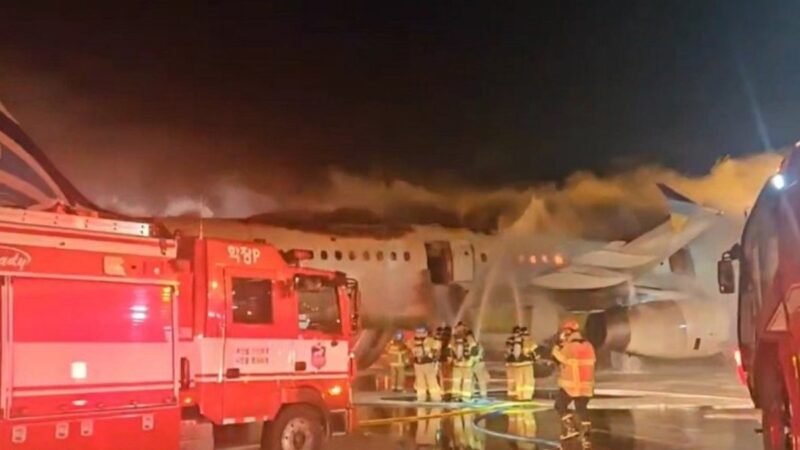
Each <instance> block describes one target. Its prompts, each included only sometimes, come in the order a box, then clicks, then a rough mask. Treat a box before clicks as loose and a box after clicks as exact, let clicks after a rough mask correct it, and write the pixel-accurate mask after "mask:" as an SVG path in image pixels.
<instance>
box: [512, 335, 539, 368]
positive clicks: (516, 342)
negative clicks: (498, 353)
mask: <svg viewBox="0 0 800 450" xmlns="http://www.w3.org/2000/svg"><path fill="white" fill-rule="evenodd" d="M509 341H510V342H509ZM509 341H506V342H507V345H510V349H511V350H510V354H509V355H508V356H507V357H506V362H507V363H508V364H509V365H512V366H525V365H528V364H531V362H532V361H533V360H532V359H531V357H530V355H529V353H531V352H532V351H533V350H532V349H531V345H532V342H531V340H530V338H527V337H524V336H520V335H514V336H511V337H510V338H509Z"/></svg>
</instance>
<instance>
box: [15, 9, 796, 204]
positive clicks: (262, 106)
mask: <svg viewBox="0 0 800 450" xmlns="http://www.w3.org/2000/svg"><path fill="white" fill-rule="evenodd" d="M108 3H109V6H106V7H104V8H106V9H102V8H101V9H98V8H96V7H93V8H91V9H87V10H84V11H80V10H79V8H77V7H75V6H74V4H73V3H72V2H63V5H64V6H61V7H53V8H50V9H41V8H36V9H34V8H32V7H31V8H30V10H28V11H23V10H21V8H20V9H19V10H10V9H8V8H9V7H8V6H3V7H1V8H0V98H2V99H3V101H4V102H5V103H6V104H7V106H8V107H9V109H10V110H11V111H12V112H13V113H14V114H15V115H16V116H17V118H18V119H19V120H20V121H21V122H22V123H23V125H24V126H25V128H26V129H27V130H29V133H30V134H31V135H33V137H34V138H35V139H36V140H37V141H38V142H39V143H40V145H41V146H42V147H44V148H45V149H46V150H47V151H49V152H50V154H51V156H52V158H53V159H54V160H55V161H56V163H57V164H58V165H59V166H61V167H62V168H63V170H64V172H66V173H67V175H68V176H70V177H71V178H73V179H74V181H75V183H76V184H77V185H78V186H79V187H84V188H88V189H89V190H90V191H95V192H96V191H98V190H100V189H105V190H106V191H109V190H110V191H118V192H121V193H124V192H129V191H134V190H141V189H147V188H149V187H154V186H157V187H158V188H159V189H174V190H181V189H183V190H186V191H187V192H188V191H192V189H197V188H198V187H202V186H203V185H204V184H205V183H209V182H211V180H213V179H215V178H216V177H235V178H236V179H237V180H241V181H242V182H244V183H246V184H248V185H250V186H255V187H259V186H262V187H264V188H265V189H268V188H269V186H270V182H271V181H272V182H274V180H282V181H283V182H285V183H288V184H294V185H296V184H297V183H298V180H301V182H302V183H304V184H309V185H313V184H315V183H317V182H318V181H319V175H318V174H319V173H320V169H326V168H329V167H336V168H340V169H343V170H345V171H348V172H352V173H356V174H367V175H370V176H377V177H382V178H385V179H390V178H394V177H397V178H403V179H408V180H411V181H414V182H417V183H422V184H437V183H443V182H447V183H451V182H453V181H458V182H460V183H468V184H478V185H484V186H500V185H510V184H513V185H527V184H531V183H537V182H542V181H549V180H559V179H562V178H563V177H565V176H566V175H568V174H569V173H571V172H573V171H575V170H583V169H588V170H593V171H597V172H599V173H609V172H614V171H619V170H624V169H627V168H630V167H633V166H637V165H640V164H643V163H654V164H661V165H665V166H668V167H672V168H676V169H678V170H681V171H687V172H690V173H699V172H703V171H706V170H708V168H709V167H710V166H711V165H712V164H713V162H714V161H715V160H717V159H718V158H719V157H721V156H723V155H726V154H732V155H740V154H745V153H750V152H754V151H759V150H761V149H763V148H765V146H772V147H780V146H783V145H786V144H788V143H791V142H794V141H795V140H797V139H799V138H800V120H798V119H800V2H797V1H795V0H790V1H740V0H725V1H702V0H694V1H685V0H683V1H680V0H678V1H631V2H627V1H615V2H591V3H590V2H568V1H557V2H549V3H546V2H532V1H523V2H484V3H481V2H431V1H425V2H364V3H363V4H362V5H360V6H355V4H347V3H346V2H308V3H307V2H285V3H281V4H279V5H274V4H273V5H270V6H265V5H267V2H260V1H259V2H251V3H241V2H240V3H237V2H209V3H210V4H206V5H205V6H201V2H182V4H180V5H174V6H153V3H159V2H138V3H128V4H126V5H123V2H120V3H117V2H108ZM464 4H469V5H470V6H466V7H465V6H463V5H464ZM363 5H371V6H368V7H364V6H363ZM23 8H24V7H23ZM759 117H760V120H759V119H758V118H759ZM759 122H761V124H759ZM143 180H149V181H147V182H144V181H143ZM269 180H271V181H269ZM90 194H91V192H90Z"/></svg>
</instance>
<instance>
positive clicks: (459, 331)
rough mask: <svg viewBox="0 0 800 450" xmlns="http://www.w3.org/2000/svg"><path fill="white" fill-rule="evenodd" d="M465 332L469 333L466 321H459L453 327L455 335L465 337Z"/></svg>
mask: <svg viewBox="0 0 800 450" xmlns="http://www.w3.org/2000/svg"><path fill="white" fill-rule="evenodd" d="M465 334H467V326H466V325H465V324H464V322H461V321H459V322H458V323H457V324H456V326H455V327H454V328H453V335H454V336H462V337H463V336H464V335H465Z"/></svg>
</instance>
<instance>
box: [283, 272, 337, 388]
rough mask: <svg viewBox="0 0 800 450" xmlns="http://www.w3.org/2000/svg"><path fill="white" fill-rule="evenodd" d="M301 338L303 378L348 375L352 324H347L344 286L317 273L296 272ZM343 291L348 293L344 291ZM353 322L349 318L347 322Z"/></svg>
mask: <svg viewBox="0 0 800 450" xmlns="http://www.w3.org/2000/svg"><path fill="white" fill-rule="evenodd" d="M294 287H295V292H296V295H297V305H298V317H297V323H298V326H299V328H300V331H299V336H300V339H299V340H298V341H297V342H296V346H295V348H296V358H297V363H296V367H295V368H296V369H297V370H296V374H297V377H298V378H299V379H308V380H312V379H335V378H340V379H341V378H342V377H343V376H347V372H348V365H349V349H348V340H349V333H350V330H349V323H344V322H345V321H344V320H343V319H345V315H343V314H342V310H343V307H346V305H342V303H341V302H342V301H346V298H344V297H343V296H340V295H339V293H340V289H339V288H340V287H339V286H337V285H336V283H335V281H334V280H332V279H329V278H326V277H321V276H316V275H296V276H295V282H294ZM341 292H344V291H343V290H342V291H341ZM347 322H349V320H348V321H347Z"/></svg>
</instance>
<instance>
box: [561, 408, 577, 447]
mask: <svg viewBox="0 0 800 450" xmlns="http://www.w3.org/2000/svg"><path fill="white" fill-rule="evenodd" d="M578 435H580V433H579V432H578V429H577V428H575V422H574V421H573V420H572V414H566V415H564V416H563V417H562V418H561V440H562V441H566V440H568V439H572V438H574V437H577V436H578Z"/></svg>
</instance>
